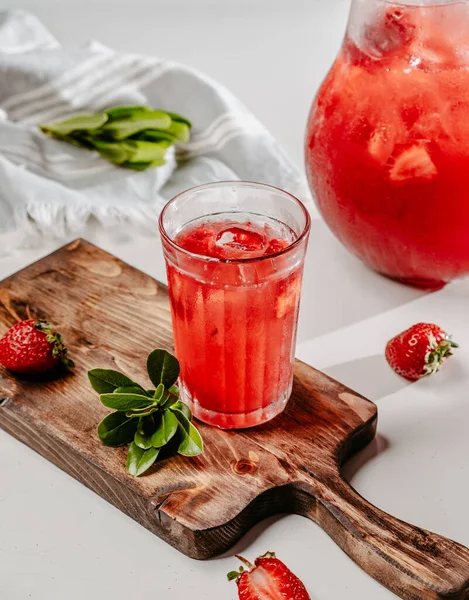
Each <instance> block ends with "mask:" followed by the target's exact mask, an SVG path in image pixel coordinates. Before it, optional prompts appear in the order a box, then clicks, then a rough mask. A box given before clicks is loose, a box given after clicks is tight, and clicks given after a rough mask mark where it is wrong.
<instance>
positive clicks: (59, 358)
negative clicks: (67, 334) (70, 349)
mask: <svg viewBox="0 0 469 600" xmlns="http://www.w3.org/2000/svg"><path fill="white" fill-rule="evenodd" d="M0 364H1V365H3V366H4V367H5V368H6V369H9V370H10V371H13V372H14V373H23V374H40V373H47V372H48V371H52V370H53V369H55V368H56V367H57V366H58V365H60V364H62V365H64V366H66V367H73V366H74V365H73V361H72V360H71V359H70V358H68V356H67V348H66V347H65V345H64V340H63V337H62V335H61V334H60V333H59V332H58V331H57V330H56V329H55V327H54V326H53V325H50V324H49V323H47V322H46V321H43V320H42V319H39V320H36V319H28V320H27V321H20V322H19V323H16V324H15V325H13V327H10V329H9V330H8V331H7V332H6V334H5V335H4V336H3V337H2V339H1V340H0Z"/></svg>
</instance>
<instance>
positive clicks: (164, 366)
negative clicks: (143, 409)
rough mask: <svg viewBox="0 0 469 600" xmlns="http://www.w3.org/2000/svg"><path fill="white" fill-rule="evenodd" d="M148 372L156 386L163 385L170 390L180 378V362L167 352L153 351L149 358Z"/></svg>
mask: <svg viewBox="0 0 469 600" xmlns="http://www.w3.org/2000/svg"><path fill="white" fill-rule="evenodd" d="M147 370H148V375H149V376H150V379H151V381H152V383H153V384H154V385H156V386H157V385H159V384H160V383H162V384H163V385H164V386H165V388H170V387H171V386H172V385H174V384H175V383H176V381H177V379H178V377H179V361H178V359H177V358H176V357H175V356H173V355H172V354H170V353H169V352H167V351H166V350H162V349H157V350H153V352H150V354H149V355H148V358H147Z"/></svg>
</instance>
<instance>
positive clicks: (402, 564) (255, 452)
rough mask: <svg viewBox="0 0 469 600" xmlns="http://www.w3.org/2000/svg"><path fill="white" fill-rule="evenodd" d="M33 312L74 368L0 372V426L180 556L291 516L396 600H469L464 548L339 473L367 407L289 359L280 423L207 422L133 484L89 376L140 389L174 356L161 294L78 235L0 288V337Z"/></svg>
mask: <svg viewBox="0 0 469 600" xmlns="http://www.w3.org/2000/svg"><path fill="white" fill-rule="evenodd" d="M31 317H38V318H45V319H47V320H49V321H51V322H53V323H54V324H56V325H58V326H60V330H61V331H62V333H63V334H64V336H65V339H66V342H67V345H68V347H69V350H70V355H71V356H72V357H73V359H74V360H75V363H76V368H75V369H74V372H73V374H69V375H67V376H65V377H63V378H61V379H57V380H54V381H42V382H39V381H32V380H26V379H19V378H17V377H14V376H13V375H11V374H9V373H8V372H6V371H5V370H1V368H0V404H1V408H0V419H1V420H0V425H1V427H2V428H3V429H5V430H6V431H8V432H9V433H11V434H12V435H14V436H15V437H16V438H18V439H19V440H21V441H22V442H24V443H26V444H27V445H28V446H30V447H31V448H33V449H34V450H36V451H37V452H39V453H40V454H42V455H43V456H44V457H45V458H47V459H48V460H50V461H51V462H53V463H54V464H56V465H57V466H58V467H60V468H61V469H63V470H64V471H66V472H67V473H69V474H70V475H72V476H73V477H75V478H76V479H78V480H79V481H81V482H82V483H84V484H85V485H86V486H88V487H89V488H91V489H92V490H94V491H95V492H96V493H97V494H99V495H100V496H102V497H103V498H105V499H106V500H108V501H109V502H111V503H112V504H114V505H115V506H117V507H118V508H120V509H121V510H122V511H123V512H125V513H126V514H128V515H129V516H131V517H132V518H134V519H135V520H137V521H138V522H139V523H141V524H142V525H143V526H144V527H146V528H148V529H149V530H150V531H152V532H154V533H155V534H157V535H158V536H160V537H161V538H163V539H164V540H166V541H167V542H168V543H170V544H172V545H173V546H175V547H176V548H178V549H179V550H180V551H181V552H184V553H185V554H187V555H188V556H191V557H194V558H199V559H202V558H209V557H212V556H215V555H217V554H219V553H222V552H224V551H225V550H227V549H228V548H230V546H232V545H233V544H234V543H235V542H236V541H237V540H238V539H239V538H240V537H241V536H242V535H243V534H244V533H245V532H246V531H247V530H248V529H249V528H250V527H251V526H252V525H254V524H255V523H257V522H258V521H260V520H261V519H264V518H265V517H267V516H269V515H272V514H275V513H279V512H282V513H297V514H300V515H304V516H306V517H308V518H310V519H312V520H313V521H315V522H316V523H318V524H319V525H320V526H321V527H322V528H323V529H325V530H326V531H327V533H328V534H329V535H330V536H331V537H332V538H333V539H334V540H335V541H336V542H337V543H338V544H339V545H340V547H341V548H342V549H343V550H344V551H345V552H346V553H347V554H348V555H349V556H350V557H351V558H352V559H353V560H355V561H356V562H357V563H358V564H359V565H360V566H361V567H363V569H365V571H367V572H368V573H369V574H370V575H371V576H373V577H374V578H375V579H377V580H378V581H379V582H381V583H382V584H383V585H385V586H386V587H388V588H389V589H391V590H392V591H394V592H395V593H396V594H397V595H398V596H400V597H402V598H406V599H417V598H418V599H420V598H424V599H429V598H432V599H435V598H452V599H454V598H458V599H459V598H461V599H462V598H469V585H468V581H469V550H468V549H466V548H464V547H463V546H461V545H459V544H457V543H455V542H452V541H450V540H448V539H445V538H442V537H440V536H438V535H435V534H432V533H429V532H427V531H424V530H422V529H420V528H418V527H413V526H411V525H408V524H406V523H403V522H402V521H399V520H397V519H395V518H393V517H391V516H390V515H387V514H385V513H383V512H382V511H380V510H379V509H377V508H375V507H374V506H372V505H371V504H369V503H368V502H367V501H366V500H364V499H363V498H362V497H361V496H360V495H359V494H358V493H357V492H356V491H354V490H353V489H352V488H351V487H350V485H349V484H348V483H347V482H345V481H344V479H343V478H342V476H341V465H342V464H343V463H344V461H346V460H347V459H348V458H349V457H350V456H352V455H353V454H355V453H356V452H357V451H358V450H360V449H361V448H362V447H363V446H365V445H366V444H368V443H369V442H370V441H371V440H372V438H373V436H374V434H375V429H376V421H377V411H376V407H375V405H374V404H372V403H371V402H369V401H368V400H366V399H364V398H363V397H361V396H360V395H358V394H356V393H355V392H352V391H351V390H349V389H347V388H346V387H344V386H343V385H341V384H340V383H337V382H336V381H334V380H332V379H330V378H329V377H327V376H326V375H324V374H322V373H320V372H319V371H316V370H315V369H313V368H312V367H310V366H308V365H306V364H304V363H302V362H297V363H296V370H295V373H296V376H295V383H294V390H293V395H292V398H291V400H290V402H289V405H288V407H287V410H286V411H285V412H284V413H283V414H282V415H280V416H279V417H277V418H276V419H275V420H274V421H272V422H270V423H268V424H266V425H263V426H262V427H259V428H256V429H252V430H245V431H238V432H227V431H220V430H217V429H212V428H209V427H207V426H204V425H201V426H200V430H201V433H202V435H203V437H204V440H205V453H204V454H203V455H202V456H200V457H197V458H192V459H187V458H183V457H175V458H172V459H170V460H167V461H165V462H159V463H156V467H154V468H153V469H152V471H150V472H149V474H148V475H145V476H143V477H140V478H134V477H132V476H130V475H128V474H127V472H126V470H125V455H126V452H125V449H122V448H120V449H112V448H107V447H105V446H103V445H102V444H101V442H100V441H99V439H98V437H97V435H96V426H97V424H98V422H99V421H100V420H101V419H102V418H103V416H104V415H105V414H106V413H107V412H108V411H107V409H106V408H104V407H103V406H102V405H101V404H100V402H99V400H98V397H97V394H96V393H95V392H93V390H92V389H91V388H90V386H89V383H88V379H87V370H88V369H90V368H93V367H107V368H115V369H118V370H121V371H124V372H127V373H128V374H130V375H131V376H132V377H135V378H136V379H137V380H141V381H142V382H143V381H145V380H146V372H145V359H146V356H147V354H148V352H149V351H150V350H151V349H153V348H155V347H163V348H166V349H168V350H171V349H172V337H171V321H170V313H169V304H168V296H167V291H166V287H165V286H163V285H162V284H160V283H158V282H157V281H155V280H154V279H152V278H151V277H148V276H147V275H144V274H143V273H141V272H140V271H137V270H136V269H134V268H132V267H130V266H129V265H127V264H125V263H123V262H121V261H120V260H118V259H117V258H115V257H113V256H111V255H109V254H107V253H106V252H104V251H102V250H100V249H99V248H96V247H95V246H92V245H91V244H89V243H87V242H84V241H81V240H77V241H75V242H73V243H71V244H69V245H68V246H65V247H64V248H62V249H60V250H58V251H57V252H55V253H54V254H52V255H50V256H48V257H46V258H44V259H43V260H40V261H39V262H37V263H35V264H33V265H31V266H29V267H27V268H26V269H24V270H23V271H20V272H19V273H16V274H15V275H13V276H11V277H9V278H8V279H6V280H4V281H3V282H1V283H0V335H2V334H3V333H4V332H5V331H6V330H7V329H8V327H10V326H11V325H13V324H14V323H15V322H17V321H19V320H22V319H26V318H31Z"/></svg>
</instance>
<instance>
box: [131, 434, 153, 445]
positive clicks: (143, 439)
mask: <svg viewBox="0 0 469 600" xmlns="http://www.w3.org/2000/svg"><path fill="white" fill-rule="evenodd" d="M134 442H135V443H136V445H137V446H138V447H139V448H141V449H142V450H148V448H152V447H153V446H152V443H151V435H150V436H148V435H145V434H143V433H140V432H139V431H137V433H136V434H135V437H134Z"/></svg>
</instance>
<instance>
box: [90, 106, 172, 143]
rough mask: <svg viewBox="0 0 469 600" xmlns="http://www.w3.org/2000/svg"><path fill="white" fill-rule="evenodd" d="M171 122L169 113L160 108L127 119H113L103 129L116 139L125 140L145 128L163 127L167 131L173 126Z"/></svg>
mask: <svg viewBox="0 0 469 600" xmlns="http://www.w3.org/2000/svg"><path fill="white" fill-rule="evenodd" d="M171 124H172V122H171V117H170V116H169V115H167V114H166V113H165V112H162V111H160V110H154V111H151V112H147V113H137V114H134V115H132V116H130V117H128V118H127V119H119V120H116V121H111V122H110V123H107V124H106V125H105V126H104V127H103V128H102V131H103V132H105V133H107V134H109V135H110V136H111V137H112V138H113V139H114V140H124V139H125V138H128V137H130V136H131V135H134V134H135V133H138V132H139V131H143V130H144V129H162V130H163V131H166V130H168V129H169V128H170V127H171Z"/></svg>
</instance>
